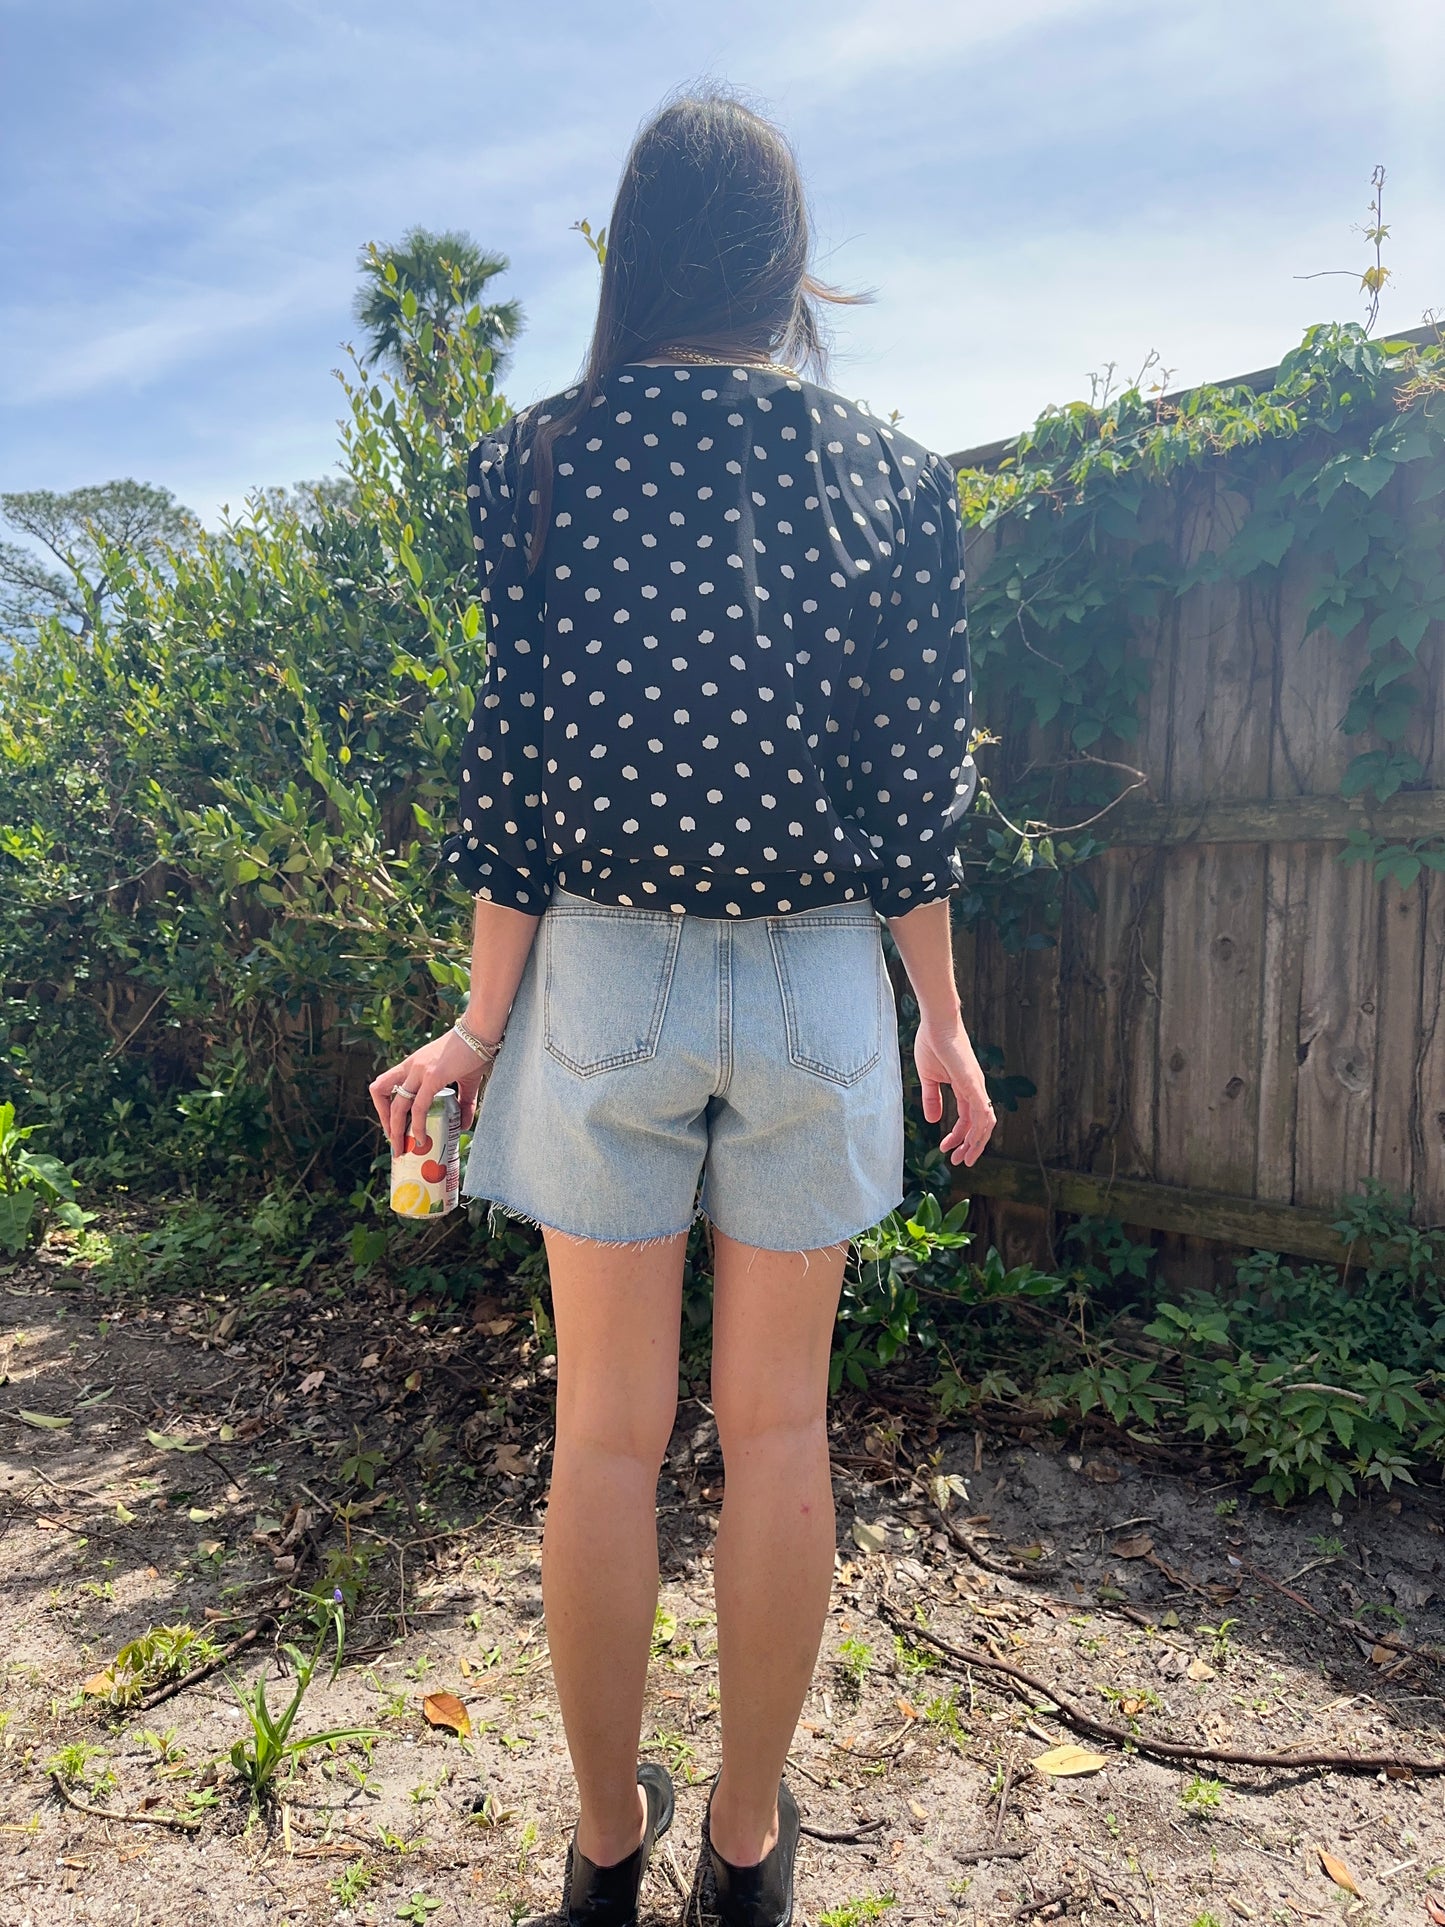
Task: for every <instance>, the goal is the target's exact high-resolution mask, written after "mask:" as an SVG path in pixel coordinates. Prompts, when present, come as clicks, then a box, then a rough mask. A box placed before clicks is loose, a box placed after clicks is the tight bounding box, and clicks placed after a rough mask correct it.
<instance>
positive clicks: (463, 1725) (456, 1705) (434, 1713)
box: [421, 1693, 472, 1740]
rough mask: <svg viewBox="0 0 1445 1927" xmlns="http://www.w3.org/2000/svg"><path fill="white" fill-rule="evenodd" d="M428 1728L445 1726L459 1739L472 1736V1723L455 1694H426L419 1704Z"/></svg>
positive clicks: (466, 1738)
mask: <svg viewBox="0 0 1445 1927" xmlns="http://www.w3.org/2000/svg"><path fill="white" fill-rule="evenodd" d="M421 1710H422V1712H423V1713H425V1715H426V1721H427V1725H428V1726H445V1727H448V1728H450V1730H451V1731H452V1732H453V1733H455V1734H456V1735H457V1736H458V1738H459V1739H463V1740H469V1739H470V1738H471V1736H472V1722H471V1720H470V1719H469V1718H468V1716H467V1709H466V1707H465V1706H463V1705H462V1703H461V1701H460V1700H459V1699H458V1698H457V1696H456V1694H455V1693H428V1694H427V1696H426V1698H425V1699H424V1700H423V1701H422V1703H421Z"/></svg>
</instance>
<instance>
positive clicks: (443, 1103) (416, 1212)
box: [391, 1086, 462, 1218]
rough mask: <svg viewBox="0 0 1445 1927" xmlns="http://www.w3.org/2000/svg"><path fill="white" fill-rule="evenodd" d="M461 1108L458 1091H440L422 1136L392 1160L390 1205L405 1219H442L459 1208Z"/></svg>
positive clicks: (428, 1114) (414, 1139)
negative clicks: (448, 1212)
mask: <svg viewBox="0 0 1445 1927" xmlns="http://www.w3.org/2000/svg"><path fill="white" fill-rule="evenodd" d="M461 1138H462V1111H461V1106H460V1104H459V1103H458V1102H457V1094H456V1090H455V1089H454V1088H453V1087H451V1086H448V1088H447V1089H446V1090H444V1091H438V1092H437V1094H436V1096H435V1097H434V1098H433V1099H432V1103H431V1109H430V1110H429V1111H428V1112H427V1114H426V1129H425V1133H424V1135H423V1136H421V1137H409V1138H408V1139H407V1141H406V1148H405V1149H404V1150H403V1152H402V1153H401V1156H400V1157H393V1158H392V1160H391V1208H392V1210H393V1211H395V1212H396V1214H397V1215H398V1217H402V1218H439V1217H441V1216H442V1214H443V1213H444V1212H447V1211H455V1210H456V1208H457V1197H458V1190H459V1186H460V1181H461V1159H460V1155H459V1154H460V1148H461Z"/></svg>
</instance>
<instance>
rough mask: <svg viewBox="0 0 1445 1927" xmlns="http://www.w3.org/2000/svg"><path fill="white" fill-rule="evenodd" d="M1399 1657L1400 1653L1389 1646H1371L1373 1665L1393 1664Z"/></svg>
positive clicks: (1371, 1661)
mask: <svg viewBox="0 0 1445 1927" xmlns="http://www.w3.org/2000/svg"><path fill="white" fill-rule="evenodd" d="M1399 1657H1400V1655H1399V1654H1398V1653H1397V1652H1394V1651H1392V1650H1391V1648H1390V1647H1388V1646H1379V1645H1375V1646H1372V1647H1371V1648H1370V1664H1371V1665H1372V1666H1391V1665H1393V1664H1394V1662H1395V1661H1396V1660H1397V1659H1398V1658H1399Z"/></svg>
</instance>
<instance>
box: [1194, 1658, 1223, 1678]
mask: <svg viewBox="0 0 1445 1927" xmlns="http://www.w3.org/2000/svg"><path fill="white" fill-rule="evenodd" d="M1188 1672H1189V1677H1190V1678H1191V1679H1200V1680H1204V1679H1218V1677H1219V1675H1218V1673H1216V1672H1215V1670H1214V1668H1213V1667H1212V1666H1211V1665H1210V1663H1209V1661H1208V1660H1207V1659H1200V1658H1199V1657H1198V1655H1197V1654H1196V1656H1195V1657H1194V1658H1193V1659H1191V1660H1190V1662H1189V1666H1188Z"/></svg>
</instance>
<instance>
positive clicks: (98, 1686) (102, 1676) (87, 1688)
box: [80, 1672, 115, 1699]
mask: <svg viewBox="0 0 1445 1927" xmlns="http://www.w3.org/2000/svg"><path fill="white" fill-rule="evenodd" d="M114 1685H115V1680H114V1678H113V1676H112V1675H111V1674H110V1673H109V1672H104V1673H92V1674H91V1676H90V1678H89V1679H88V1680H87V1681H86V1682H85V1684H84V1685H83V1686H82V1687H81V1689H80V1690H81V1692H82V1693H84V1694H85V1696H86V1698H87V1699H107V1698H109V1696H110V1691H111V1688H112V1687H113V1686H114Z"/></svg>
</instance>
